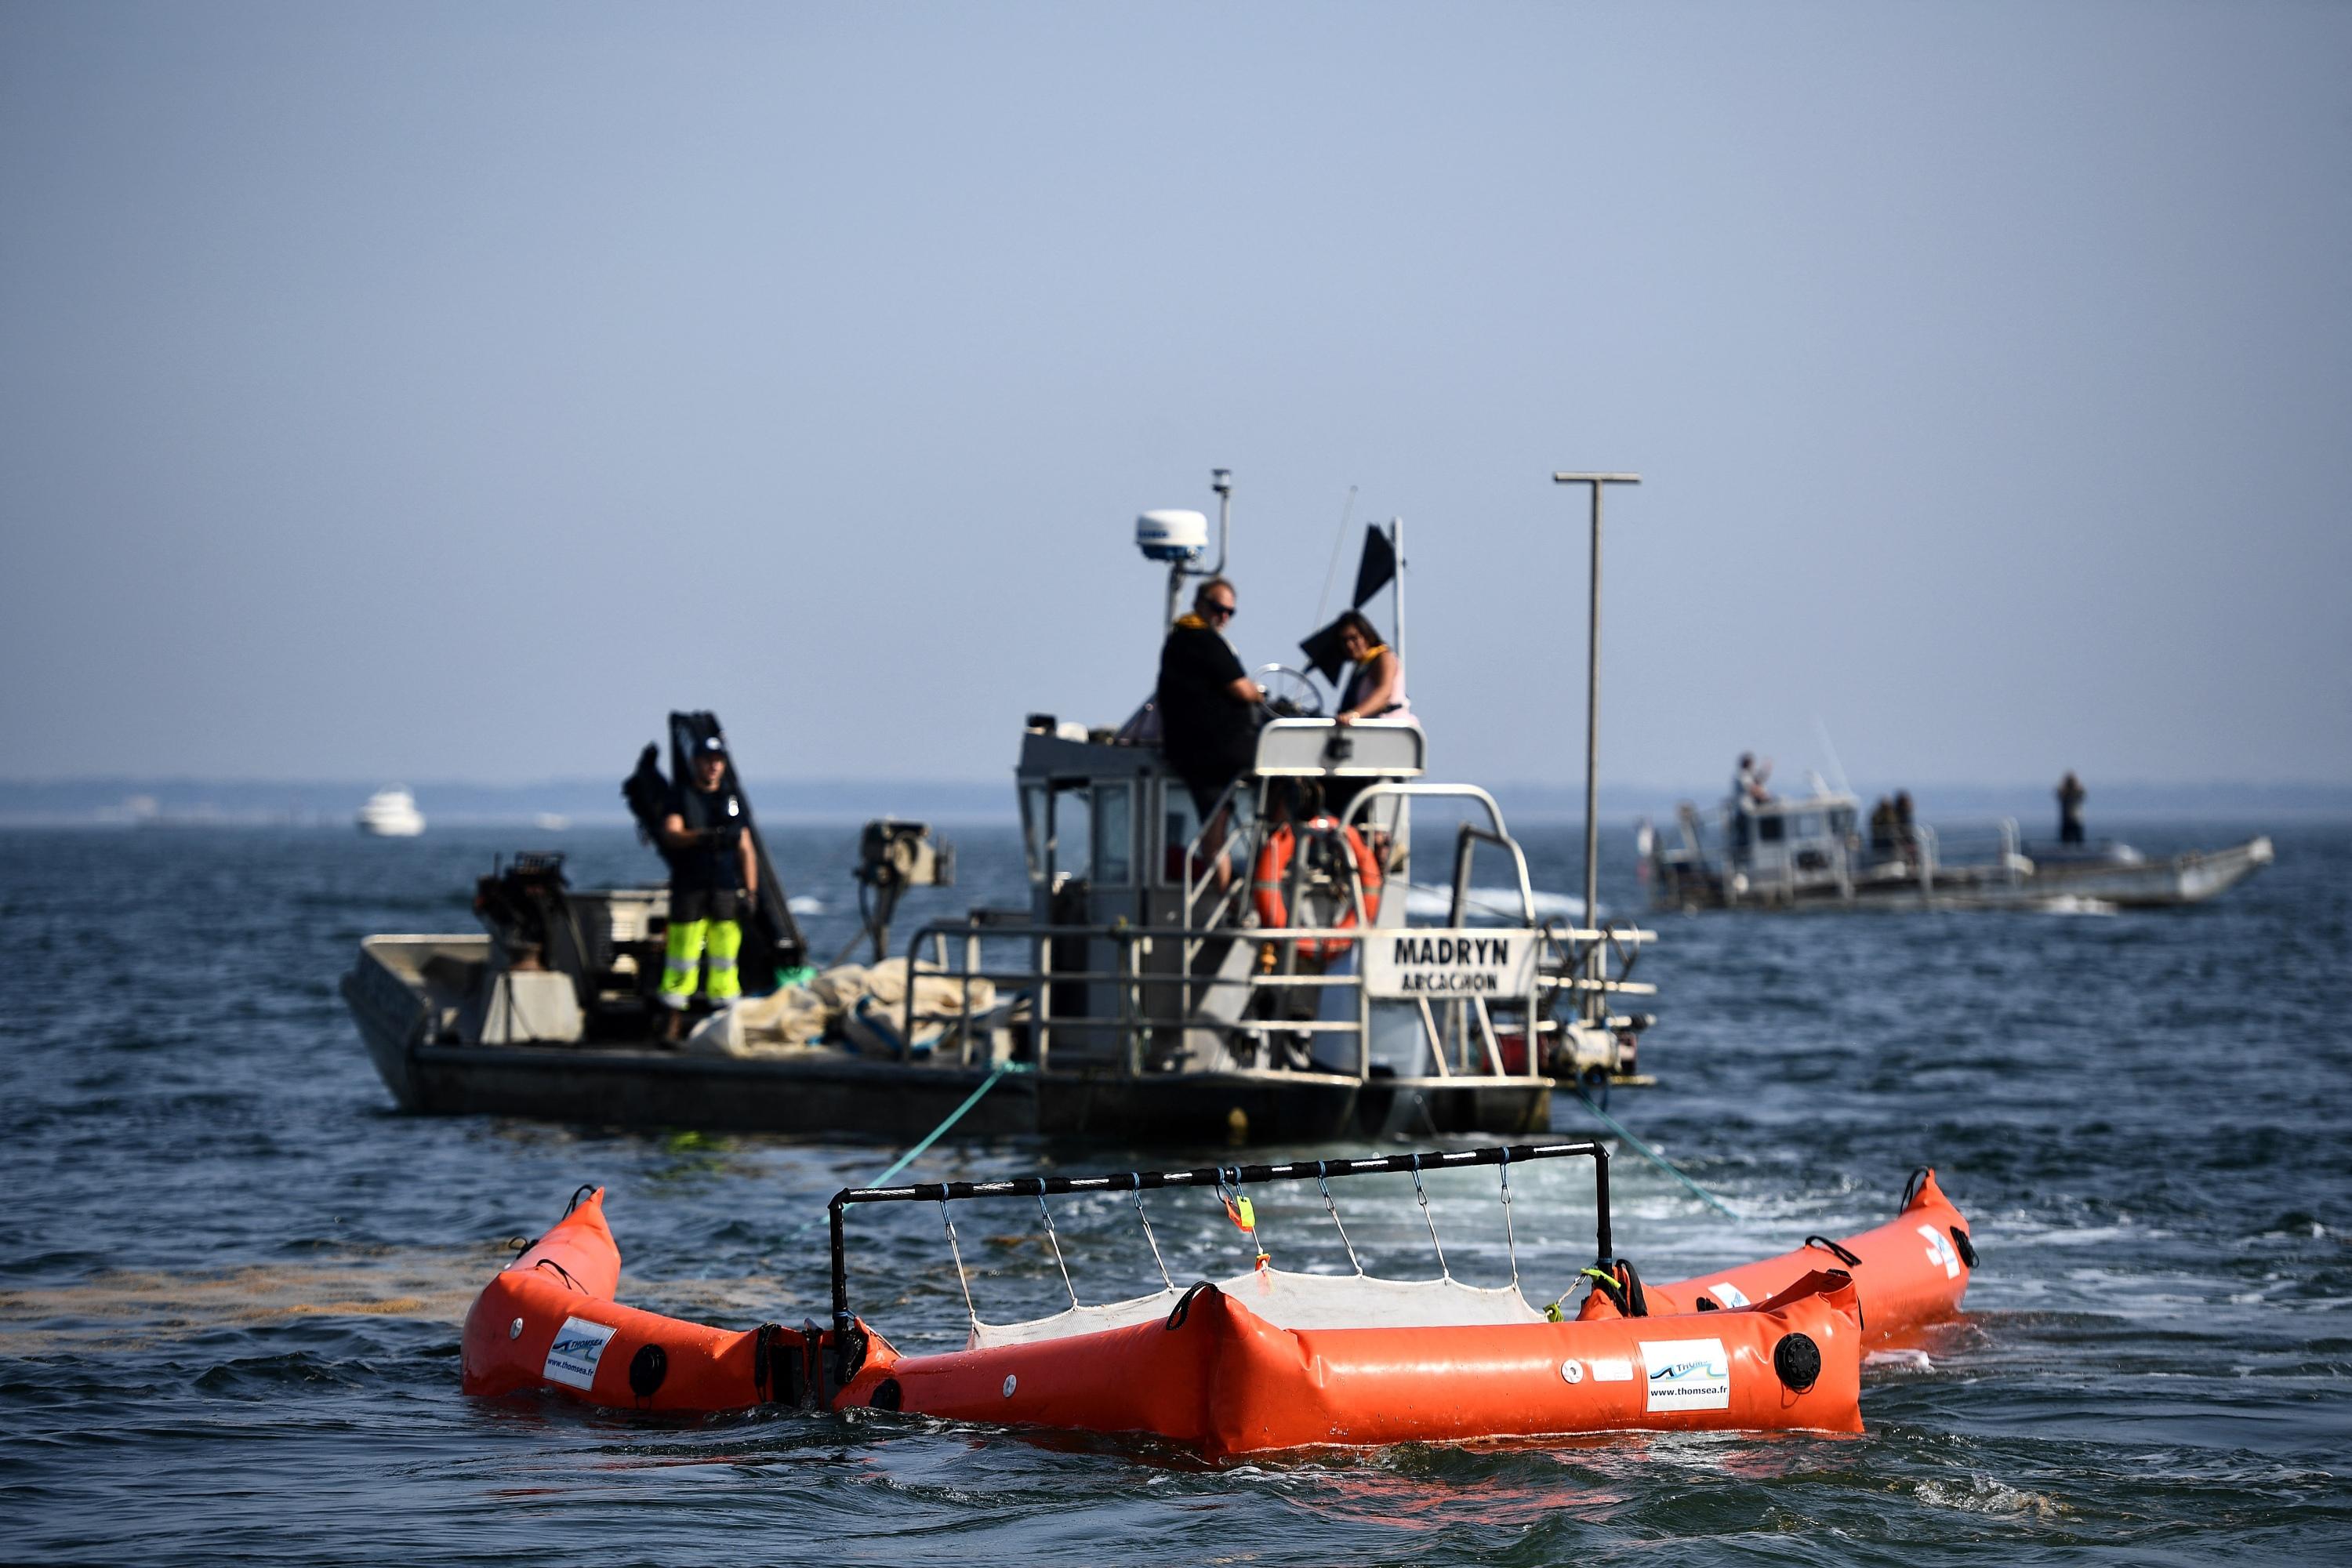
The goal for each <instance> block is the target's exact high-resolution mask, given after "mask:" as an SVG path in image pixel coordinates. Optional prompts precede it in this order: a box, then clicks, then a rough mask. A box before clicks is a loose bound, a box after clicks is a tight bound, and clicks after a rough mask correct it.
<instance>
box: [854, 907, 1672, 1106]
mask: <svg viewBox="0 0 2352 1568" xmlns="http://www.w3.org/2000/svg"><path fill="white" fill-rule="evenodd" d="M1379 929H1381V930H1387V929H1390V928H1379ZM1536 931H1537V940H1538V943H1539V947H1538V959H1537V963H1536V964H1535V966H1534V971H1533V979H1532V982H1531V984H1530V986H1529V988H1528V993H1527V994H1526V995H1525V996H1524V997H1522V998H1514V999H1513V1000H1514V1001H1516V1002H1517V1004H1518V1007H1517V1008H1513V1009H1508V1010H1511V1011H1517V1010H1519V1009H1524V1010H1525V1013H1526V1032H1527V1035H1528V1038H1529V1040H1530V1041H1533V1040H1534V1039H1536V1038H1538V1037H1541V1036H1543V1035H1547V1034H1554V1033H1557V1032H1558V1030H1559V1021H1558V1020H1556V1019H1551V1018H1547V1017H1545V1016H1543V1002H1544V999H1545V998H1546V997H1548V996H1557V995H1559V994H1562V993H1569V994H1574V995H1575V996H1577V997H1578V999H1579V1001H1580V1009H1579V1010H1580V1016H1585V1015H1589V1016H1588V1017H1587V1021H1590V1022H1597V1021H1601V1016H1602V1015H1605V1009H1606V1005H1607V999H1608V998H1609V997H1610V996H1611V995H1615V994H1626V995H1652V994H1655V991H1656V987H1654V986H1653V985H1650V984H1646V983H1643V982H1640V981H1633V980H1625V979H1617V980H1608V979H1602V980H1597V981H1596V980H1594V979H1593V978H1591V975H1590V974H1589V973H1583V971H1584V970H1585V969H1586V968H1588V967H1589V964H1590V959H1589V954H1590V953H1591V952H1593V951H1594V950H1595V949H1596V948H1598V949H1601V950H1604V951H1609V950H1613V951H1616V952H1619V953H1620V954H1621V955H1622V954H1624V953H1625V952H1629V951H1631V950H1633V949H1635V948H1638V946H1639V945H1640V944H1642V943H1643V942H1651V941H1654V940H1655V938H1656V933H1655V932H1654V931H1642V930H1638V929H1630V928H1624V927H1616V928H1611V929H1603V930H1590V929H1584V928H1574V927H1571V928H1566V929H1561V928H1558V927H1553V926H1550V925H1544V926H1541V927H1538V928H1536ZM1199 934H1200V933H1198V932H1197V931H1194V930H1193V929H1192V928H1191V927H1187V926H1181V925H1176V926H1139V925H1129V924H1125V923H1115V924H1111V925H1107V926H1097V925H1067V924H1034V923H1015V922H1008V921H1002V920H999V919H993V918H984V917H982V915H980V914H977V913H975V914H974V915H971V916H967V917H966V918H965V919H964V920H963V921H932V922H930V923H929V924H927V925H925V926H923V927H921V928H920V929H919V930H918V931H915V933H914V934H913V936H912V937H911V938H910V940H909V942H908V949H907V963H908V984H907V989H906V991H905V994H903V995H902V997H901V998H900V1001H899V1031H898V1052H899V1059H901V1060H905V1059H907V1058H908V1057H910V1056H911V1055H912V1051H913V1045H914V1041H915V1037H916V1028H917V1026H918V1025H919V1024H942V1025H944V1024H946V1023H948V1022H949V1021H950V1019H952V1020H953V1022H954V1024H955V1027H956V1035H957V1040H958V1045H959V1049H960V1053H961V1060H962V1061H963V1062H964V1063H965V1064H967V1065H968V1064H969V1063H970V1062H971V1055H972V1050H973V1047H974V1045H975V1036H976V1031H975V1029H974V1027H973V1020H974V1018H975V1016H981V1015H976V1014H975V1013H974V1011H973V1008H972V1005H971V994H972V986H971V982H972V981H975V980H981V981H986V982H987V983H988V984H989V985H990V986H991V988H992V990H1002V989H1008V988H1009V989H1011V990H1013V991H1014V992H1016V993H1019V992H1021V991H1023V990H1024V988H1025V989H1026V991H1027V994H1029V995H1030V997H1031V998H1032V1002H1031V1013H1030V1016H1029V1018H1028V1020H1027V1022H1028V1024H1029V1026H1030V1028H1031V1031H1032V1038H1033V1041H1034V1057H1033V1065H1034V1066H1035V1067H1037V1068H1040V1069H1043V1068H1045V1066H1046V1064H1047V1062H1048V1060H1049V1059H1050V1055H1051V1050H1052V1045H1053V1037H1054V1034H1055V1032H1056V1031H1057V1030H1058V1031H1065V1032H1096V1031H1102V1030H1116V1031H1118V1034H1119V1036H1120V1037H1121V1038H1122V1039H1123V1040H1124V1042H1125V1045H1126V1056H1127V1068H1128V1070H1129V1072H1130V1073H1136V1074H1140V1073H1141V1072H1142V1071H1143V1052H1144V1036H1145V1035H1146V1034H1147V1033H1149V1032H1150V1031H1153V1030H1160V1029H1176V1030H1183V1029H1209V1030H1214V1031H1218V1032H1222V1033H1224V1034H1226V1035H1229V1036H1230V1035H1234V1034H1244V1035H1252V1036H1267V1035H1297V1036H1306V1035H1314V1034H1352V1035H1354V1036H1355V1037H1357V1064H1356V1066H1357V1072H1356V1076H1357V1077H1358V1078H1360V1079H1362V1078H1369V1077H1370V1005H1371V1000H1372V998H1371V997H1370V994H1369V993H1368V992H1367V991H1366V989H1365V986H1364V977H1363V975H1362V973H1361V972H1360V969H1359V971H1358V972H1357V973H1345V974H1329V973H1324V974H1300V973H1295V972H1289V971H1285V970H1282V969H1280V968H1279V967H1277V968H1276V970H1274V971H1257V972H1253V973H1248V974H1242V975H1222V974H1194V973H1190V968H1189V959H1186V958H1184V956H1183V954H1182V953H1181V951H1180V960H1181V961H1182V962H1184V963H1186V969H1185V971H1184V972H1182V973H1153V972H1150V971H1147V970H1145V969H1144V968H1143V967H1142V964H1141V962H1140V961H1141V959H1142V958H1143V957H1144V956H1145V955H1146V954H1147V953H1148V952H1149V951H1150V944H1151V943H1153V942H1158V941H1162V940H1174V941H1176V942H1180V943H1182V942H1187V941H1188V940H1189V939H1192V938H1196V937H1198V935H1199ZM1370 934H1372V933H1371V932H1368V931H1367V930H1366V929H1365V928H1364V927H1363V926H1361V925H1357V926H1286V927H1254V928H1248V929H1234V931H1231V933H1230V935H1231V939H1232V940H1234V941H1246V942H1252V943H1257V944H1270V945H1285V946H1287V947H1289V948H1290V949H1291V950H1292V951H1294V952H1295V951H1296V948H1297V943H1300V942H1341V943H1359V942H1362V941H1363V940H1365V939H1366V937H1367V936H1368V935H1370ZM956 939H961V942H958V941H957V940H956ZM991 939H993V940H997V941H1001V942H1011V941H1019V942H1026V943H1027V944H1028V945H1029V948H1030V951H1031V952H1032V953H1033V954H1034V957H1035V962H1034V963H1032V964H1030V965H1029V966H1026V967H1015V966H1003V967H994V966H983V965H982V964H981V963H980V959H981V957H982V954H981V952H980V944H981V943H982V942H985V941H987V940H991ZM1057 939H1059V940H1070V939H1075V940H1079V941H1085V942H1109V943H1111V944H1113V945H1114V947H1115V948H1116V950H1117V956H1116V959H1115V960H1114V963H1113V966H1112V967H1109V968H1102V969H1097V968H1062V967H1057V966H1055V963H1053V944H1054V942H1055V941H1056V940H1057ZM927 944H928V945H929V947H930V949H931V953H932V960H931V962H932V964H933V967H932V968H930V969H923V968H920V967H919V965H920V963H921V961H922V957H923V949H924V947H925V946H926V945H927ZM959 950H960V958H961V963H952V962H951V959H952V958H954V957H956V956H957V955H958V954H959ZM1624 962H1627V961H1626V960H1624V959H1622V956H1621V963H1624ZM923 979H937V980H941V981H944V982H946V983H947V984H950V985H951V986H953V987H955V988H956V990H957V992H958V997H957V1000H958V1004H959V1005H958V1007H957V1009H956V1010H955V1011H954V1012H952V1013H946V1012H929V1011H923V1010H921V1009H919V1007H918V1006H917V1004H916V985H917V984H918V982H919V981H920V980H923ZM1057 983H1059V984H1115V985H1116V986H1117V987H1118V1007H1117V1011H1116V1012H1114V1013H1108V1014H1096V1013H1084V1014H1056V1013H1055V1011H1054V1010H1053V997H1052V994H1051V990H1050V987H1052V986H1053V985H1054V984H1057ZM1349 987H1352V988H1354V990H1355V991H1356V998H1355V1001H1356V1006H1355V1016H1354V1017H1352V1018H1322V1017H1318V1018H1285V1017H1271V1018H1268V1017H1247V1016H1240V1017H1235V1018H1231V1019H1226V1018H1218V1017H1213V1016H1207V1015H1204V1014H1202V1012H1200V1011H1199V1010H1198V1009H1197V1007H1195V1006H1194V1005H1193V1002H1192V997H1193V994H1194V993H1195V992H1197V991H1201V990H1214V989H1218V988H1228V989H1235V988H1237V989H1244V990H1247V991H1252V992H1278V991H1286V990H1287V991H1308V990H1336V989H1344V988H1349ZM1151 988H1162V989H1165V990H1171V991H1175V992H1177V993H1178V994H1179V997H1180V1001H1179V1005H1177V1006H1176V1007H1175V1008H1174V1009H1173V1010H1165V1011H1163V1010H1160V1009H1155V1008H1153V1007H1152V1006H1150V1005H1149V1004H1148V1003H1147V1001H1146V999H1145V995H1144V993H1145V992H1146V991H1147V990H1149V989H1151ZM1586 1004H1589V1005H1586ZM1448 1005H1449V1006H1460V1007H1465V1008H1467V1009H1469V1012H1467V1013H1465V1015H1464V1016H1465V1025H1464V1026H1457V1027H1454V1028H1445V1029H1441V1028H1439V1027H1438V1026H1437V1024H1436V1020H1435V1017H1434V1014H1433V1010H1432V1009H1431V1007H1430V1005H1429V1004H1428V1003H1427V1002H1425V1001H1424V1002H1423V1003H1422V1004H1421V1010H1422V1013H1423V1026H1424V1030H1425V1033H1426V1043H1427V1045H1428V1046H1429V1047H1430V1051H1431V1055H1432V1058H1433V1061H1434V1062H1435V1063H1436V1065H1437V1068H1438V1072H1437V1076H1439V1077H1450V1076H1452V1071H1451V1069H1449V1068H1447V1067H1446V1065H1445V1059H1444V1053H1445V1049H1446V1047H1447V1046H1448V1044H1449V1043H1453V1044H1456V1045H1459V1044H1460V1043H1461V1042H1462V1041H1463V1040H1464V1039H1465V1038H1466V1020H1467V1019H1468V1018H1470V1017H1475V1020H1476V1026H1477V1030H1478V1034H1479V1037H1480V1043H1481V1044H1482V1045H1483V1046H1484V1047H1485V1049H1486V1056H1487V1058H1488V1064H1489V1068H1490V1070H1491V1072H1492V1073H1493V1074H1494V1075H1495V1076H1498V1077H1506V1078H1507V1077H1511V1076H1513V1075H1511V1074H1509V1073H1507V1072H1506V1071H1504V1068H1503V1064H1502V1060H1501V1052H1500V1047H1499V1042H1498V1041H1497V1040H1496V1037H1495V1030H1494V1020H1493V1010H1492V1008H1491V1007H1490V1005H1489V1003H1488V1000H1487V999H1486V998H1484V997H1472V998H1466V999H1464V1000H1463V1001H1461V1002H1458V1003H1449V1004H1448ZM990 1011H994V1008H993V1007H992V1008H991V1009H990ZM1004 1021H1005V1022H1008V1023H1009V1022H1010V1019H1009V1018H1008V1019H1006V1020H1004ZM1457 1054H1459V1053H1458V1052H1457ZM1523 1076H1527V1077H1539V1076H1541V1074H1539V1073H1538V1072H1537V1071H1536V1069H1535V1066H1534V1062H1533V1059H1532V1057H1531V1058H1530V1060H1529V1063H1528V1068H1527V1071H1526V1072H1525V1074H1524V1075H1523Z"/></svg>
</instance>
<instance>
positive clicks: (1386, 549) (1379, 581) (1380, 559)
mask: <svg viewBox="0 0 2352 1568" xmlns="http://www.w3.org/2000/svg"><path fill="white" fill-rule="evenodd" d="M1395 575H1396V546H1394V545H1393V544H1391V543H1390V542H1389V536H1388V534H1387V532H1386V531H1384V530H1382V529H1381V525H1380V524H1379V523H1376V522H1368V523H1366V524H1365V525H1364V555H1363V559H1362V560H1360V561H1359V562H1357V563H1356V596H1355V597H1354V598H1352V599H1350V600H1349V601H1348V602H1349V604H1351V605H1354V606H1355V607H1356V608H1358V609H1362V608H1363V607H1364V601H1365V600H1366V599H1369V598H1370V597H1371V596H1372V595H1375V594H1377V593H1379V592H1380V591H1381V589H1383V588H1385V587H1387V586H1388V585H1389V579H1391V577H1394V576H1395Z"/></svg>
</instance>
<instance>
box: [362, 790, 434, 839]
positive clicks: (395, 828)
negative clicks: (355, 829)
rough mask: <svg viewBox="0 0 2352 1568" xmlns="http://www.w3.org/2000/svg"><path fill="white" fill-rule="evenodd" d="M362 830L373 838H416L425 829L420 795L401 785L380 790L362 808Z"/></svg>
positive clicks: (369, 797)
mask: <svg viewBox="0 0 2352 1568" xmlns="http://www.w3.org/2000/svg"><path fill="white" fill-rule="evenodd" d="M358 821H359V829H360V831H361V832H362V833H364V834H366V835H367V836H368V837H371V838H414V837H416V836H417V835H418V834H420V833H422V832H424V831H425V816H424V814H423V813H422V812H420V811H418V810H417V809H416V797H415V795H411V794H409V793H408V791H407V789H406V788H405V787H404V786H402V785H400V784H394V785H393V786H392V787H391V788H390V789H380V790H378V791H376V792H375V793H374V794H373V795H370V796H368V798H367V804H366V805H363V806H361V807H360V814H359V818H358Z"/></svg>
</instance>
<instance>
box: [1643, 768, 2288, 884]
mask: <svg viewBox="0 0 2352 1568" xmlns="http://www.w3.org/2000/svg"><path fill="white" fill-rule="evenodd" d="M1643 834H1644V835H1645V840H1644V846H1643V875H1644V876H1645V877H1646V878H1647V879H1648V881H1649V885H1650V898H1651V903H1652V905H1653V907H1654V908H1656V909H1659V910H1709V909H1714V910H1840V909H1863V910H2100V909H2158V908H2167V907H2171V906H2175V905H2179V904H2193V903H2198V902H2200V901H2202V900H2206V899H2210V898H2212V897H2213V896H2215V895H2216V894H2218V893H2221V892H2223V891H2225V890H2226V889H2230V888H2231V887H2234V886H2235V885H2236V884H2237V883H2239V882H2241V881H2242V880H2244V879H2246V878H2247V877H2250V876H2252V874H2253V873H2254V872H2256V871H2258V870H2260V869H2261V868H2263V867H2264V866H2267V865H2269V864H2270V863H2271V860H2272V858H2273V852H2272V848H2271V841H2270V840H2269V839H2268V838H2267V837H2255V838H2251V839H2248V840H2247V841H2246V842H2244V843H2242V844H2236V845H2231V846H2230V847H2226V848H2221V849H2213V850H2200V851H2192V852H2190V853H2188V854H2183V855H2175V856H2170V857H2168V858H2163V859H2151V858H2147V856H2144V855H2142V854H2141V853H2140V852H2139V851H2138V850H2137V849H2134V848H2133V847H2130V846H2129V845H2127V844H2119V843H2116V842H2114V841H2111V840H2110V841H2102V842H2100V843H2097V844H2093V845H2042V844H2029V843H2027V842H2025V841H2024V839H2023V838H2022V837H2021V835H2020V834H2019V832H2018V827H2017V822H2016V819H2015V818H2013V817H2003V818H2001V819H2000V820H1999V821H1997V822H1995V823H1992V824H1990V826H1985V827H1982V828H1979V829H1977V830H1975V831H1973V832H1969V831H1966V830H1963V831H1959V832H1952V833H1939V832H1938V831H1937V829H1935V828H1934V827H1931V826H1926V825H1924V824H1920V825H1904V826H1895V827H1893V828H1891V829H1890V827H1889V826H1887V825H1886V824H1885V823H1883V822H1882V823H1879V824H1877V825H1875V826H1874V827H1873V828H1872V830H1871V832H1870V833H1868V834H1865V833H1864V830H1863V817H1862V809H1861V802H1860V801H1859V800H1858V799H1857V798H1856V797H1854V796H1853V795H1849V794H1847V793H1845V792H1844V791H1843V790H1834V789H1831V788H1829V787H1828V786H1827V785H1825V784H1822V782H1821V781H1820V780H1819V779H1815V780H1814V781H1812V785H1811V789H1810V791H1809V792H1808V793H1807V794H1805V795H1794V796H1788V797H1775V798H1773V799H1769V800H1761V801H1759V800H1743V799H1740V798H1738V797H1736V796H1735V797H1733V798H1730V799H1727V800H1726V801H1725V802H1724V804H1723V805H1721V806H1720V807H1719V808H1717V810H1716V811H1714V812H1712V813H1709V814H1706V815H1704V816H1703V815H1702V814H1701V813H1700V812H1699V811H1698V809H1697V808H1696V806H1693V805H1688V804H1687V803H1686V804H1685V805H1684V806H1683V807H1682V809H1681V811H1680V812H1679V813H1678V815H1677V818H1676V823H1675V828H1674V829H1673V830H1672V831H1671V832H1668V833H1656V832H1653V831H1651V830H1650V829H1649V828H1648V827H1647V826H1644V828H1643Z"/></svg>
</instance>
